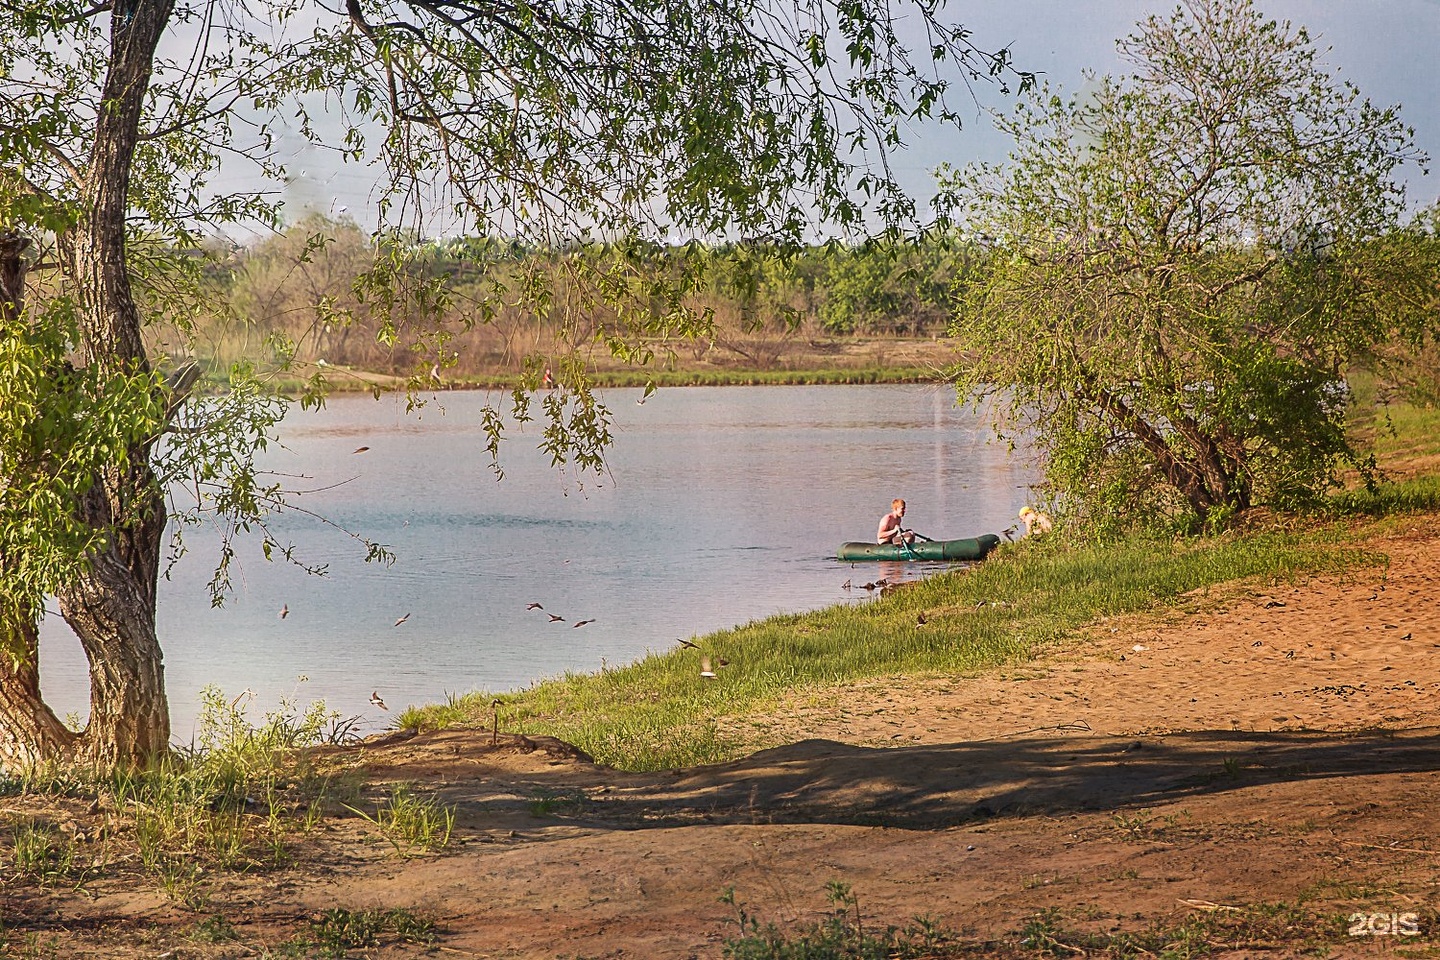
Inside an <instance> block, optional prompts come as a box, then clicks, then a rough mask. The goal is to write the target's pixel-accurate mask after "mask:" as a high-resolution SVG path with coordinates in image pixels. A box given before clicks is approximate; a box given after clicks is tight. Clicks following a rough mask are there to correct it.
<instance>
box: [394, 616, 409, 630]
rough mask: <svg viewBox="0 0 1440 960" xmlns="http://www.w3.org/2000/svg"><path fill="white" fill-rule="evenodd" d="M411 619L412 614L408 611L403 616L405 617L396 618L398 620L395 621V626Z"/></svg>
mask: <svg viewBox="0 0 1440 960" xmlns="http://www.w3.org/2000/svg"><path fill="white" fill-rule="evenodd" d="M409 619H410V614H408V613H407V614H405V616H403V617H401V618H400V619H399V620H396V621H395V626H397V627H398V626H400V624H402V623H404V622H405V621H406V620H409Z"/></svg>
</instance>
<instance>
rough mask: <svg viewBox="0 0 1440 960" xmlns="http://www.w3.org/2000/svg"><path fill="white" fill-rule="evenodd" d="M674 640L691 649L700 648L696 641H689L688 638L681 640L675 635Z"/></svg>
mask: <svg viewBox="0 0 1440 960" xmlns="http://www.w3.org/2000/svg"><path fill="white" fill-rule="evenodd" d="M675 642H676V643H678V644H680V646H682V647H689V648H690V649H691V650H699V649H700V644H698V643H691V642H690V641H689V640H682V639H680V638H679V637H676V638H675Z"/></svg>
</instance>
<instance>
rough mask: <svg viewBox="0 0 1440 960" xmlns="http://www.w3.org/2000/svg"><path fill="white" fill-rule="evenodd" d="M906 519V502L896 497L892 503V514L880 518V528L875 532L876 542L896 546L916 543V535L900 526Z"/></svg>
mask: <svg viewBox="0 0 1440 960" xmlns="http://www.w3.org/2000/svg"><path fill="white" fill-rule="evenodd" d="M904 519H905V501H904V500H901V499H900V498H899V497H896V498H895V499H894V500H892V501H890V512H889V513H887V514H885V516H883V517H881V518H880V528H879V529H878V530H876V531H875V542H876V543H893V544H896V545H899V544H904V543H914V542H915V534H914V533H912V532H911V531H909V530H906V529H905V528H904V527H903V526H901V525H900V523H901V521H902V520H904Z"/></svg>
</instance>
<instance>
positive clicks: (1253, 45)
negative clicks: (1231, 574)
mask: <svg viewBox="0 0 1440 960" xmlns="http://www.w3.org/2000/svg"><path fill="white" fill-rule="evenodd" d="M1119 50H1120V52H1121V54H1122V56H1123V57H1124V59H1125V60H1126V61H1128V63H1129V64H1130V65H1131V66H1132V67H1133V72H1132V73H1130V74H1129V75H1128V76H1125V77H1122V78H1120V79H1114V78H1111V77H1104V78H1100V79H1099V80H1097V81H1096V82H1095V83H1094V91H1093V94H1091V95H1089V96H1087V97H1083V98H1071V99H1068V100H1062V99H1061V98H1060V97H1059V96H1057V95H1054V94H1052V93H1051V92H1050V91H1048V90H1041V91H1037V92H1036V94H1035V95H1034V96H1032V97H1030V98H1028V99H1027V100H1026V101H1025V103H1024V104H1023V105H1022V107H1021V108H1020V109H1019V110H1018V111H1017V112H1016V114H1015V115H1014V116H1013V117H1011V118H1009V119H1008V120H1006V121H1005V123H1004V126H1005V127H1006V128H1007V130H1008V132H1009V133H1010V134H1011V135H1012V136H1013V137H1014V138H1015V144H1016V145H1015V149H1014V151H1013V152H1012V155H1011V163H1010V164H1009V165H1008V166H1007V167H1003V168H999V167H978V168H972V169H970V170H968V171H965V172H964V173H957V172H955V171H953V170H952V171H949V172H948V173H947V174H946V177H945V182H946V187H945V190H946V193H947V197H948V199H949V200H950V201H951V202H952V203H954V204H955V207H956V209H957V211H958V216H957V220H958V222H959V224H960V225H961V229H963V230H964V231H965V232H966V235H967V236H969V237H970V238H972V239H974V240H976V241H978V242H981V243H984V244H985V245H986V246H987V247H988V256H987V261H986V265H985V268H984V269H983V271H981V273H980V274H979V275H977V276H975V277H974V278H973V280H972V281H971V282H967V283H963V284H962V288H961V290H960V294H961V299H960V307H959V310H958V314H957V316H956V318H955V320H954V324H953V332H954V334H955V337H956V340H957V342H958V345H959V346H960V348H961V349H962V350H963V351H964V356H965V359H964V360H963V361H962V362H961V363H960V364H959V367H958V371H957V373H958V380H959V388H960V390H961V391H962V394H963V395H966V396H970V397H973V398H976V399H977V401H979V400H988V401H992V402H993V403H994V404H995V406H994V410H995V412H996V414H997V417H998V418H999V420H1000V421H1001V422H1002V423H1004V424H1006V425H1007V426H1008V427H1010V428H1014V429H1029V430H1032V431H1033V432H1034V436H1035V437H1036V438H1037V440H1038V444H1039V449H1040V450H1041V451H1042V454H1043V457H1044V469H1045V477H1046V481H1047V483H1048V485H1049V491H1050V493H1051V494H1052V495H1053V496H1054V498H1055V499H1056V500H1057V501H1059V503H1060V504H1061V505H1063V506H1064V507H1065V508H1066V509H1068V510H1070V511H1072V512H1074V513H1075V514H1078V515H1085V516H1088V517H1090V518H1091V519H1093V520H1097V521H1101V520H1114V519H1117V518H1121V517H1127V516H1128V517H1135V516H1137V515H1138V516H1141V517H1152V518H1153V517H1156V516H1169V517H1170V518H1171V519H1172V520H1176V521H1180V522H1182V523H1187V522H1194V521H1196V520H1199V521H1209V522H1211V523H1218V522H1220V521H1221V520H1222V519H1223V518H1225V517H1228V516H1231V515H1233V514H1234V513H1235V512H1236V511H1242V510H1245V509H1246V508H1248V507H1250V506H1252V505H1254V504H1257V503H1262V502H1263V503H1269V504H1272V505H1276V506H1288V505H1294V504H1297V503H1299V502H1303V501H1306V500H1309V499H1312V498H1314V497H1316V496H1318V495H1319V494H1320V493H1321V492H1323V491H1324V490H1325V489H1326V488H1327V486H1328V485H1330V484H1332V483H1334V482H1335V476H1336V469H1337V466H1338V465H1339V464H1342V463H1352V464H1356V465H1358V466H1362V467H1363V466H1364V465H1365V461H1364V459H1363V457H1362V456H1361V454H1360V452H1359V451H1357V450H1356V449H1355V448H1354V447H1352V445H1351V443H1350V441H1349V440H1348V439H1347V437H1346V435H1345V431H1344V416H1345V409H1346V401H1347V396H1348V392H1347V390H1346V386H1345V380H1344V376H1345V371H1346V364H1347V362H1348V361H1349V360H1350V358H1351V357H1352V356H1353V355H1355V353H1356V351H1358V350H1361V349H1363V348H1364V347H1366V346H1368V345H1370V344H1373V343H1375V342H1377V341H1379V340H1380V339H1383V338H1384V337H1385V336H1386V335H1387V334H1388V333H1389V332H1390V331H1393V330H1395V329H1398V328H1406V329H1412V330H1413V329H1415V328H1416V327H1417V326H1419V325H1423V323H1425V322H1426V317H1425V310H1424V306H1425V305H1426V304H1427V303H1428V302H1429V298H1428V297H1427V295H1426V294H1425V290H1426V287H1427V284H1428V285H1429V286H1430V288H1432V289H1433V283H1434V273H1433V271H1432V270H1430V269H1429V268H1426V267H1425V265H1424V262H1423V258H1415V257H1413V256H1410V255H1409V254H1407V252H1406V251H1407V249H1410V248H1411V247H1408V246H1407V245H1406V244H1397V243H1394V242H1392V241H1393V238H1394V232H1395V230H1396V228H1397V226H1398V224H1399V221H1400V217H1401V215H1402V212H1403V210H1404V192H1403V187H1402V186H1401V185H1399V184H1398V183H1397V182H1396V181H1395V179H1394V178H1393V175H1394V173H1395V172H1396V169H1397V167H1398V166H1399V165H1400V164H1402V163H1405V162H1408V161H1412V160H1419V161H1422V162H1423V160H1424V158H1423V156H1421V155H1420V154H1419V153H1418V152H1417V151H1416V150H1415V148H1414V147H1413V144H1412V141H1411V131H1410V130H1409V129H1407V128H1406V127H1405V126H1404V125H1403V124H1402V123H1401V121H1400V118H1399V115H1398V110H1397V108H1393V107H1391V108H1386V109H1381V108H1377V107H1374V106H1372V105H1371V104H1370V102H1369V101H1368V100H1365V99H1363V98H1362V97H1361V96H1360V94H1359V92H1358V91H1357V90H1356V89H1355V88H1354V87H1353V86H1351V85H1350V84H1348V83H1343V82H1340V81H1338V80H1336V79H1335V78H1334V77H1333V76H1331V75H1330V74H1329V73H1328V72H1327V71H1326V69H1325V67H1324V65H1323V64H1322V62H1321V60H1320V58H1319V54H1318V53H1317V51H1316V50H1315V48H1314V46H1313V45H1312V43H1311V41H1310V39H1309V37H1308V36H1307V35H1306V33H1305V31H1304V30H1303V29H1296V28H1292V27H1291V26H1290V24H1288V23H1285V24H1281V23H1276V22H1274V21H1271V20H1267V19H1265V18H1264V17H1263V16H1262V15H1261V13H1260V12H1259V11H1257V10H1256V9H1255V8H1254V7H1253V6H1252V4H1251V3H1250V2H1249V0H1186V2H1185V3H1183V4H1182V5H1181V6H1180V7H1179V8H1177V9H1176V10H1175V12H1174V13H1173V14H1172V15H1171V16H1169V17H1168V18H1162V17H1157V16H1151V17H1149V18H1147V19H1145V20H1144V21H1142V22H1141V23H1140V24H1139V25H1138V32H1136V33H1135V34H1133V35H1132V36H1130V37H1128V38H1127V39H1125V40H1123V41H1121V42H1120V43H1119ZM1137 512H1138V513H1137Z"/></svg>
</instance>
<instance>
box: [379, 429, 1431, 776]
mask: <svg viewBox="0 0 1440 960" xmlns="http://www.w3.org/2000/svg"><path fill="white" fill-rule="evenodd" d="M1366 429H1368V430H1371V431H1374V434H1373V436H1374V440H1375V448H1376V451H1377V455H1378V457H1379V466H1380V467H1381V469H1382V472H1383V473H1384V474H1385V475H1386V476H1388V477H1391V478H1392V479H1387V480H1385V481H1384V482H1382V483H1381V484H1380V486H1379V487H1378V488H1377V489H1375V490H1368V491H1367V490H1364V489H1351V490H1347V491H1342V492H1340V493H1337V495H1336V496H1335V497H1333V498H1332V499H1331V501H1330V504H1329V507H1328V509H1327V510H1326V511H1324V512H1323V513H1322V514H1319V515H1316V516H1312V517H1309V518H1283V519H1278V520H1272V521H1271V522H1270V523H1269V525H1268V526H1265V527H1261V528H1258V529H1254V528H1252V529H1250V530H1247V531H1244V532H1236V533H1230V534H1226V535H1224V536H1220V537H1212V538H1206V539H1198V540H1187V541H1178V542H1174V541H1159V540H1153V539H1148V538H1143V537H1135V538H1133V539H1130V540H1128V541H1124V542H1119V543H1109V544H1105V545H1094V544H1084V543H1062V542H1054V543H1042V542H1034V543H1019V544H1007V545H1004V546H1002V548H1001V549H1000V550H999V551H997V552H996V553H995V554H994V555H992V556H991V558H990V559H989V560H987V561H985V563H983V564H981V565H979V566H977V567H975V568H974V569H971V570H967V571H960V572H954V573H947V574H942V575H938V576H935V577H932V578H930V579H928V580H925V581H923V582H920V583H916V584H912V585H907V586H906V588H905V589H903V590H896V591H893V592H890V593H889V594H888V595H885V596H881V597H879V598H878V599H875V600H874V601H871V602H862V603H859V604H856V605H852V606H841V607H833V608H830V609H827V610H820V611H816V612H813V613H806V614H799V615H789V616H777V617H772V618H769V619H766V620H763V621H758V622H755V623H750V624H747V625H745V626H742V627H737V628H735V629H731V630H724V631H720V632H718V633H714V634H711V635H709V636H706V637H703V638H698V639H696V640H695V643H696V644H697V645H698V647H699V649H690V648H685V647H682V646H680V645H678V644H677V646H676V648H675V649H673V650H670V651H667V652H661V653H654V654H651V655H650V656H647V657H645V658H644V659H643V660H641V661H639V662H637V663H634V664H632V665H630V666H626V667H622V668H619V669H613V670H606V671H604V672H601V673H597V674H568V675H566V676H564V677H562V678H559V679H556V680H552V681H549V682H545V683H540V684H537V685H535V686H533V687H532V688H530V689H528V690H525V691H523V692H520V693H514V694H507V695H505V696H504V697H502V698H501V699H502V701H503V702H502V703H501V705H500V706H499V707H498V708H494V707H492V703H493V700H494V697H493V696H492V695H491V694H490V693H486V692H478V693H473V694H468V695H465V696H459V697H453V698H451V699H450V700H449V701H448V702H447V703H444V704H438V705H435V706H429V707H424V708H420V709H412V710H409V711H407V712H406V713H404V714H403V715H402V716H401V717H400V718H399V720H398V724H399V725H400V726H402V727H411V728H417V729H433V728H438V727H445V726H450V725H453V724H457V723H471V722H473V723H485V724H488V723H490V722H491V721H492V718H493V715H492V709H498V713H499V722H500V724H501V726H502V728H503V729H505V730H508V731H513V732H523V733H526V734H546V735H550V736H555V737H558V738H560V739H562V740H566V741H569V742H570V743H573V744H575V745H576V746H579V747H580V748H581V749H583V750H585V751H587V752H588V753H590V754H591V755H592V756H594V757H595V758H596V759H597V760H598V761H600V762H602V763H606V764H610V765H613V766H616V767H620V768H624V769H634V770H654V769H663V768H668V767H682V766H688V765H693V764H699V763H714V762H719V761H724V760H728V759H733V758H736V757H738V756H741V755H743V754H744V753H746V752H748V751H751V750H754V749H757V748H760V747H764V746H769V745H771V744H769V743H766V742H763V741H759V740H756V739H753V737H750V736H749V735H742V734H740V733H737V732H735V731H737V730H741V729H744V726H745V725H744V724H742V723H740V722H739V721H740V720H742V719H743V718H747V717H749V718H753V717H760V716H763V715H764V714H765V713H766V712H767V711H770V710H773V709H775V708H776V707H777V706H778V705H779V704H780V703H781V702H782V699H783V698H787V697H790V698H794V697H797V696H807V695H809V696H815V697H823V696H824V694H825V693H826V691H832V690H835V689H836V688H838V687H840V686H841V685H844V684H850V683H854V682H856V681H861V680H867V679H873V678H883V677H891V676H916V677H926V676H940V675H955V674H961V675H965V674H976V673H979V672H981V671H984V670H991V669H995V668H998V667H1003V666H1007V665H1015V664H1021V663H1024V662H1026V661H1028V660H1031V659H1033V658H1035V657H1037V656H1039V655H1041V654H1042V653H1045V652H1047V651H1051V650H1054V649H1056V648H1057V647H1058V646H1061V645H1064V644H1067V643H1073V642H1076V641H1077V640H1080V639H1082V638H1083V636H1084V634H1085V631H1086V630H1087V628H1089V627H1091V626H1092V625H1094V624H1096V623H1097V622H1098V621H1101V620H1103V619H1104V618H1107V617H1114V616H1121V615H1125V614H1134V613H1140V612H1146V613H1151V614H1154V615H1164V614H1165V613H1166V612H1167V611H1174V610H1181V609H1188V608H1195V607H1198V606H1203V605H1204V604H1206V603H1208V602H1212V601H1213V600H1215V599H1216V598H1219V597H1225V596H1229V595H1232V594H1234V593H1236V592H1239V591H1242V590H1246V589H1254V590H1263V589H1266V588H1268V587H1271V586H1273V585H1275V584H1278V583H1291V582H1295V581H1299V580H1302V579H1304V578H1306V577H1309V576H1314V575H1318V574H1333V573H1340V572H1344V571H1347V570H1354V569H1358V568H1362V567H1374V566H1377V565H1383V564H1384V563H1385V562H1386V558H1385V557H1384V556H1383V555H1382V554H1379V553H1376V552H1373V551H1371V550H1369V549H1367V548H1366V546H1365V545H1366V543H1367V541H1368V540H1369V539H1370V538H1371V537H1372V536H1373V535H1374V534H1376V533H1378V532H1383V531H1384V530H1385V529H1386V527H1387V526H1388V525H1391V524H1396V523H1399V522H1402V520H1403V518H1405V517H1407V516H1410V515H1412V514H1414V513H1415V512H1417V511H1419V512H1424V511H1430V512H1433V511H1436V510H1440V477H1437V476H1436V475H1435V472H1434V470H1433V469H1415V467H1416V465H1421V466H1423V465H1426V464H1432V463H1433V462H1434V460H1435V458H1436V457H1440V411H1436V410H1434V409H1422V408H1416V407H1410V406H1405V405H1395V406H1391V407H1389V408H1387V409H1386V410H1384V411H1382V413H1381V414H1380V415H1374V416H1371V417H1369V418H1368V421H1367V425H1366ZM866 572H867V571H866V570H865V569H864V568H863V567H855V568H854V569H853V570H848V569H847V570H846V573H848V574H849V575H851V577H852V579H854V580H855V582H856V583H857V584H858V583H860V582H861V580H862V578H864V577H865V576H866ZM836 573H837V575H842V574H841V568H839V567H837V570H836ZM922 619H923V622H921V621H922ZM702 656H708V657H710V658H711V660H712V662H713V663H715V664H717V665H718V664H719V663H720V662H721V661H725V665H724V666H719V667H718V670H717V672H718V674H719V676H718V677H717V678H714V679H710V678H703V677H701V676H700V661H701V657H702Z"/></svg>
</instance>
